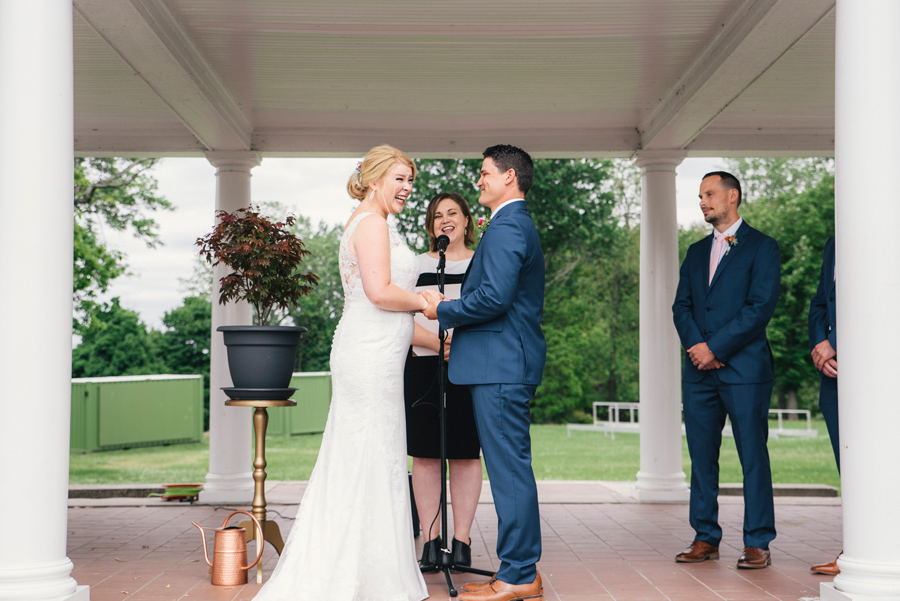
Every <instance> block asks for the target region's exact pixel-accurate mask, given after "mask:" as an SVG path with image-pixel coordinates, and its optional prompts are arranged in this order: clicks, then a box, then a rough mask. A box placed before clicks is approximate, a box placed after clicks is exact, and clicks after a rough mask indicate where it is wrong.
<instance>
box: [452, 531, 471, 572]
mask: <svg viewBox="0 0 900 601" xmlns="http://www.w3.org/2000/svg"><path fill="white" fill-rule="evenodd" d="M471 544H472V539H471V538H470V539H469V544H466V543H464V542H462V541H459V540H456V538H454V539H453V549H452V551H453V564H452V565H454V566H465V567H471V565H472V547H471V546H470V545H471Z"/></svg>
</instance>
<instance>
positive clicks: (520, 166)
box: [482, 144, 534, 194]
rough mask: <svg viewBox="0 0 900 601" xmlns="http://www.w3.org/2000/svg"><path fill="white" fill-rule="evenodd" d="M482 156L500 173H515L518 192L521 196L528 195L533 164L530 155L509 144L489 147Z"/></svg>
mask: <svg viewBox="0 0 900 601" xmlns="http://www.w3.org/2000/svg"><path fill="white" fill-rule="evenodd" d="M482 154H483V156H484V158H486V159H488V158H489V159H491V160H492V161H494V163H495V164H496V165H497V168H498V169H499V170H500V173H506V172H507V171H509V170H510V169H512V170H513V171H515V172H516V179H517V180H518V182H519V190H521V191H522V194H528V190H530V189H531V182H532V181H534V162H533V161H532V160H531V155H529V154H528V153H527V152H525V151H524V150H522V149H521V148H516V147H515V146H510V145H509V144H497V145H496V146H491V147H490V148H488V149H487V150H485V151H484V153H482Z"/></svg>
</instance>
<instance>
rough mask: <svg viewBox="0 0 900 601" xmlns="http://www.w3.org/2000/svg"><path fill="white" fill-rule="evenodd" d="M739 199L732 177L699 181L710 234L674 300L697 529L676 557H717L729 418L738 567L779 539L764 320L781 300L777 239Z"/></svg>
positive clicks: (764, 561) (763, 561) (759, 561)
mask: <svg viewBox="0 0 900 601" xmlns="http://www.w3.org/2000/svg"><path fill="white" fill-rule="evenodd" d="M740 204H741V184H740V182H738V180H737V178H735V177H734V176H733V175H731V174H730V173H726V172H724V171H715V172H713V173H708V174H706V175H705V176H704V177H703V181H702V182H701V184H700V209H701V210H702V211H703V216H704V218H705V219H706V222H707V223H709V224H711V225H712V226H713V227H714V231H713V233H712V234H711V235H710V236H708V237H706V238H704V239H703V240H701V241H699V242H697V243H695V244H693V245H691V247H690V248H689V249H688V252H687V256H686V257H685V259H684V263H682V265H681V277H680V280H679V282H678V290H677V292H676V294H675V304H674V305H673V306H672V313H673V315H674V319H675V328H676V329H677V330H678V335H679V337H680V338H681V344H682V346H683V347H684V349H685V361H684V371H683V374H682V392H683V395H682V402H683V406H684V425H685V429H686V432H687V442H688V451H689V452H690V455H691V500H690V522H691V526H692V527H693V528H694V530H695V531H696V535H695V537H694V540H693V541H692V542H691V544H690V545H689V546H688V547H687V548H686V549H685V550H684V551H683V552H681V553H679V554H678V555H676V556H675V561H678V562H685V563H694V562H700V561H704V560H706V559H717V558H718V557H719V542H720V541H721V539H722V529H721V527H720V526H719V521H718V515H719V503H718V494H719V450H720V448H721V446H722V428H723V427H724V425H725V416H726V415H727V416H728V417H729V418H731V426H732V431H733V432H734V442H735V445H736V446H737V452H738V457H739V458H740V460H741V468H742V469H743V473H744V533H743V534H744V536H743V539H744V552H743V553H742V554H741V556H740V559H738V563H737V567H739V568H765V567H766V566H768V565H769V564H770V563H771V561H772V560H771V555H770V553H769V542H771V541H772V539H774V538H775V504H774V500H773V497H772V470H771V467H770V465H769V451H768V448H767V447H766V443H767V440H768V435H769V420H768V411H769V401H770V399H771V396H772V387H773V378H774V376H773V361H772V351H771V349H770V347H769V341H768V340H767V338H766V325H767V324H768V323H769V320H770V319H771V318H772V314H773V313H774V312H775V305H776V303H777V302H778V293H779V291H780V288H781V262H780V252H779V250H778V243H777V242H775V240H774V239H772V238H770V237H769V236H766V235H765V234H763V233H761V232H759V231H758V230H755V229H753V228H752V227H750V226H749V225H747V223H745V222H744V220H743V219H741V218H740V217H739V216H738V207H739V206H740Z"/></svg>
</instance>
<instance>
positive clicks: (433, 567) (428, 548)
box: [419, 536, 443, 574]
mask: <svg viewBox="0 0 900 601" xmlns="http://www.w3.org/2000/svg"><path fill="white" fill-rule="evenodd" d="M441 547H443V544H441V537H440V536H438V537H436V538H433V539H431V540H430V541H428V542H427V543H425V546H423V547H422V559H420V560H419V570H421V571H422V573H423V574H433V573H435V572H439V571H440V569H441V568H440V566H439V565H438V559H439V558H440V556H441Z"/></svg>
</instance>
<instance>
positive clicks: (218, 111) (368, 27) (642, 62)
mask: <svg viewBox="0 0 900 601" xmlns="http://www.w3.org/2000/svg"><path fill="white" fill-rule="evenodd" d="M74 7H75V147H76V152H78V153H79V154H82V155H123V154H127V155H135V154H156V155H169V156H175V155H202V154H203V153H204V152H207V151H227V150H255V151H258V152H260V153H261V154H263V155H264V156H353V157H356V156H359V155H361V154H362V153H364V152H365V151H366V150H367V149H368V148H370V147H372V146H374V145H376V144H380V143H384V142H387V143H391V144H394V145H395V146H398V147H399V148H402V149H403V150H405V151H407V152H410V153H411V154H415V155H417V156H421V157H426V156H432V157H437V156H480V153H481V150H483V148H484V147H486V146H488V145H491V144H495V143H498V142H507V143H512V144H517V145H520V146H522V147H524V148H526V149H527V150H529V151H530V152H532V154H534V155H535V156H557V157H560V156H633V155H634V153H635V152H637V151H639V150H658V151H681V152H684V153H685V154H687V155H689V156H728V155H747V156H760V155H802V156H805V155H823V154H832V153H833V149H834V1H833V0H554V1H553V2H548V1H541V0H502V1H493V0H440V1H412V0H389V1H386V2H376V1H369V0H356V1H353V0H252V1H251V0H74Z"/></svg>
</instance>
